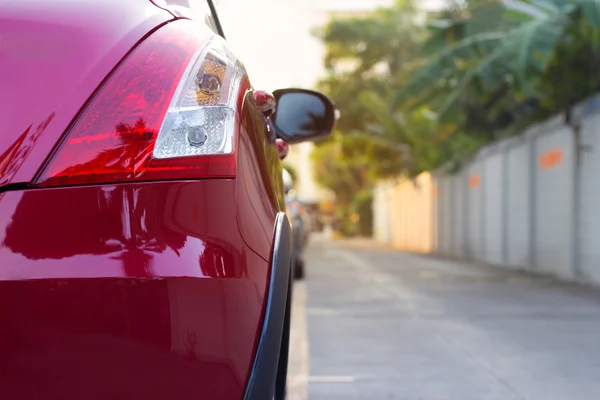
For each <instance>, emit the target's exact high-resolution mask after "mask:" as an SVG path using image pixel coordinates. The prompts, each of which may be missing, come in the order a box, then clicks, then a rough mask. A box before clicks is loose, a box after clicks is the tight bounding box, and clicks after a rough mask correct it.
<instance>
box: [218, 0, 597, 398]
mask: <svg viewBox="0 0 600 400" xmlns="http://www.w3.org/2000/svg"><path fill="white" fill-rule="evenodd" d="M226 3H227V2H226V1H223V0H222V1H221V2H220V4H226ZM223 9H224V11H221V14H223V13H225V15H224V21H223V24H224V26H225V30H226V32H227V31H229V32H232V33H231V35H230V37H228V40H229V41H230V42H231V43H232V45H233V46H234V47H235V48H236V49H237V51H238V53H239V54H240V56H241V58H242V59H244V60H245V61H246V67H247V69H248V70H249V75H250V76H251V77H252V79H253V84H254V86H255V87H256V88H260V89H267V90H273V89H276V88H279V87H287V86H300V87H308V88H316V89H319V90H321V91H323V92H325V93H326V94H328V95H329V96H331V97H332V98H333V100H334V101H335V102H336V104H337V107H338V108H339V109H340V110H341V119H340V120H339V122H338V124H337V128H336V131H335V132H334V134H333V137H332V138H330V139H328V140H325V141H321V142H317V143H314V144H312V143H311V144H302V145H299V146H293V147H292V149H291V153H290V155H289V156H288V158H287V159H286V160H285V168H286V169H287V170H288V172H289V173H290V175H291V176H292V177H293V182H294V183H293V186H294V193H295V196H296V199H297V200H298V201H299V202H300V203H302V205H303V206H304V208H305V209H306V212H307V213H308V214H309V215H310V218H311V220H312V224H311V230H312V231H313V232H314V231H321V232H322V233H320V234H317V235H316V236H313V238H312V239H311V241H312V245H311V246H309V249H308V255H307V266H308V272H307V274H308V277H307V283H306V285H307V286H304V285H305V283H303V282H301V283H298V284H297V285H298V287H299V289H298V290H297V292H298V293H300V294H299V295H297V296H296V295H295V296H296V297H297V298H300V300H298V301H300V302H302V304H305V306H303V307H305V308H300V311H296V314H295V315H296V317H295V318H296V321H295V322H294V323H295V325H294V326H295V327H296V328H295V329H296V330H298V329H299V330H300V333H298V331H296V333H293V334H292V336H293V341H292V348H293V351H294V352H298V351H299V352H300V353H299V354H298V353H295V354H293V357H292V361H291V367H292V371H295V372H293V373H292V379H291V381H290V382H291V383H290V385H291V387H292V389H293V388H294V384H295V383H298V380H294V377H298V376H300V378H299V380H300V382H302V381H303V379H304V381H310V382H312V383H311V386H310V388H311V389H310V398H323V399H336V398H340V399H341V398H344V399H348V398H356V399H370V398H373V399H381V398H406V399H409V398H410V399H413V398H414V399H416V398H419V399H420V398H427V399H451V400H454V399H466V398H469V399H530V398H536V399H550V398H551V399H596V398H600V388H599V387H598V385H597V382H599V381H600V367H599V366H598V363H597V362H595V361H594V359H595V358H596V356H597V355H598V350H597V348H598V346H597V340H596V339H595V338H594V337H595V336H594V335H595V333H596V334H597V332H598V330H599V329H600V313H599V312H598V307H597V304H598V301H600V298H599V297H598V292H597V291H595V290H592V291H587V289H582V288H581V287H579V286H575V287H573V286H569V285H570V284H567V283H564V282H571V284H572V283H573V282H575V283H577V284H581V283H583V284H585V285H590V284H591V285H598V284H600V213H598V212H597V209H596V204H597V201H598V199H600V179H598V176H600V154H599V151H600V150H599V149H600V147H599V146H600V129H599V128H598V127H599V126H600V108H599V107H600V97H599V96H598V92H599V91H600V86H599V84H600V73H599V71H600V69H599V68H598V66H599V59H600V1H598V0H435V1H434V0H431V1H424V0H397V1H393V0H389V1H376V0H345V1H344V0H304V1H300V0H277V1H271V0H255V1H249V0H247V1H243V2H239V3H238V4H237V6H236V7H229V9H227V7H226V6H224V7H223ZM227 26H236V28H237V29H234V30H231V29H229V30H228V29H227ZM240 28H241V29H240ZM235 35H238V36H237V37H236V36H235ZM262 49H268V50H265V51H267V52H268V57H267V59H268V62H267V63H265V56H263V54H262V53H261V50H262ZM332 237H333V238H344V240H341V241H337V242H336V243H337V244H333V243H334V242H331V241H328V238H332ZM398 250H400V251H398ZM415 253H417V254H419V253H421V254H429V255H434V256H435V257H433V258H432V257H429V256H428V257H427V258H418V257H417V256H416V255H415ZM439 256H441V257H439ZM415 257H416V258H415ZM489 266H493V267H497V268H492V269H489ZM531 272H534V273H535V275H529V274H530V273H531ZM556 278H558V279H559V280H554V279H556ZM295 302H296V300H295ZM298 307H300V306H298ZM298 315H300V317H298ZM297 318H300V319H299V320H298V319H297ZM306 320H307V321H308V333H306V332H305V331H306V330H307V328H306V323H307V322H306ZM298 327H299V328H298ZM340 329H341V330H342V331H343V332H344V335H340V334H339V330H340ZM302 332H304V333H302ZM594 332H595V333H594ZM309 339H310V340H309ZM308 342H310V350H307V349H306V348H304V347H303V346H304V345H303V344H302V343H308ZM298 349H300V350H298ZM303 349H304V350H303ZM359 353H360V354H359ZM309 355H310V356H309ZM308 358H310V373H309V372H308V367H306V366H304V367H302V366H300V367H299V366H298V365H304V364H302V363H301V362H300V364H295V361H294V360H303V359H308ZM305 364H306V363H305ZM298 368H299V369H298ZM303 368H304V369H303ZM294 374H295V375H294ZM309 375H310V377H309ZM401 377H405V378H401ZM344 384H350V385H349V386H345V388H342V387H344ZM336 385H337V386H336ZM292 393H296V392H292ZM305 395H306V393H305ZM395 396H399V397H395ZM402 396H405V397H402ZM297 398H305V396H304V397H302V396H300V397H297Z"/></svg>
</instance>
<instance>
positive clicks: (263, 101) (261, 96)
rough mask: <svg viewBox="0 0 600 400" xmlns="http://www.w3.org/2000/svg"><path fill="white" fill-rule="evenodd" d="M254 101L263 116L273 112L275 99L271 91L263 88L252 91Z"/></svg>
mask: <svg viewBox="0 0 600 400" xmlns="http://www.w3.org/2000/svg"><path fill="white" fill-rule="evenodd" d="M254 101H255V102H256V106H257V107H258V109H259V110H260V112H262V113H263V114H264V116H265V117H270V116H271V115H273V114H274V113H275V108H276V105H277V100H275V96H273V94H272V93H270V92H266V91H264V90H257V91H256V92H254Z"/></svg>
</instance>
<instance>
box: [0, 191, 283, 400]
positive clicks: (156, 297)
mask: <svg viewBox="0 0 600 400" xmlns="http://www.w3.org/2000/svg"><path fill="white" fill-rule="evenodd" d="M208 194H210V195H208ZM235 198H236V197H235V181H227V180H212V181H201V182H183V183H182V182H172V183H170V182H164V183H153V184H145V183H139V184H131V185H111V186H96V187H79V188H63V189H44V190H30V191H24V192H16V191H15V192H6V193H2V194H0V243H1V244H0V301H2V304H3V305H4V306H3V307H2V309H1V310H2V311H0V317H1V321H2V325H3V329H1V330H0V354H2V356H1V357H0V371H1V372H0V387H2V392H3V397H6V398H19V399H37V398H42V397H43V398H46V399H69V398H73V399H82V398H85V399H109V398H110V399H121V398H123V399H125V398H127V399H131V398H144V399H171V398H172V399H188V398H189V399H192V398H193V399H198V398H210V399H212V398H215V399H217V398H218V399H226V400H227V399H240V398H242V397H243V396H244V393H245V392H246V386H247V383H248V379H249V376H250V372H251V371H252V374H253V375H255V374H256V373H255V371H256V370H257V365H258V364H257V363H258V357H256V356H255V354H256V349H257V347H258V346H259V342H260V343H261V345H262V343H263V341H264V340H263V339H262V338H264V336H265V327H266V326H267V325H266V323H265V324H264V325H263V314H265V315H269V313H270V312H271V308H270V307H272V304H271V305H270V306H269V308H265V304H266V303H267V301H268V299H271V298H272V296H273V295H272V292H273V288H270V286H269V279H271V281H272V279H273V276H271V275H274V274H271V273H270V270H271V268H270V264H271V263H270V262H267V261H266V260H264V259H263V258H262V257H260V256H258V255H257V254H256V253H255V252H254V251H252V250H251V249H250V248H249V247H248V246H247V245H246V244H245V242H244V240H243V238H242V237H241V235H240V233H239V229H238V228H237V226H238V225H237V222H236V214H235V210H236V205H235V201H236V200H235ZM275 258H276V257H275V256H274V257H273V259H274V260H273V261H275ZM274 264H275V262H274ZM271 303H272V301H271ZM260 354H261V353H260V352H259V355H260Z"/></svg>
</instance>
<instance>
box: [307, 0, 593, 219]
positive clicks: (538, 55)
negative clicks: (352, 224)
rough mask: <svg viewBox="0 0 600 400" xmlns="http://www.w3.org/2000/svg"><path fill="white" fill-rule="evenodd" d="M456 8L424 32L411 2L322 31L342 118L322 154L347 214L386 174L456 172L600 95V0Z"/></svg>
mask: <svg viewBox="0 0 600 400" xmlns="http://www.w3.org/2000/svg"><path fill="white" fill-rule="evenodd" d="M449 3H450V4H449V5H448V6H447V8H446V9H444V10H442V11H441V12H437V13H435V14H430V15H429V16H428V18H427V23H426V24H424V25H423V24H420V23H418V22H417V18H416V16H417V14H416V12H415V7H414V5H416V4H418V3H417V2H416V0H415V2H414V3H412V2H411V1H409V0H405V1H398V2H397V3H396V4H395V5H394V6H392V7H389V8H384V9H380V10H378V11H376V12H374V13H372V14H370V15H367V16H365V17H360V18H350V19H342V20H332V21H331V22H330V23H329V24H327V25H326V26H325V27H324V28H323V29H321V31H320V33H319V35H320V37H321V39H322V40H323V42H324V43H325V45H326V56H325V65H326V67H327V69H328V71H329V73H328V76H327V77H325V78H324V79H323V80H322V82H321V83H320V89H321V90H324V91H325V92H327V93H328V94H329V95H330V96H331V97H332V98H333V99H334V101H336V103H337V105H338V108H339V109H340V110H341V112H342V119H341V120H340V121H339V124H338V133H337V134H336V135H335V137H334V138H333V139H332V140H331V141H328V142H325V143H323V144H321V145H319V147H318V149H317V151H316V152H315V155H314V157H315V163H316V165H317V171H316V172H317V177H318V180H319V182H320V183H321V184H322V185H324V186H325V187H328V188H330V189H332V190H333V191H334V192H335V193H336V194H337V198H338V204H340V211H339V212H340V213H341V215H346V216H347V215H350V214H351V213H353V212H355V210H356V206H355V205H354V203H353V201H354V200H353V199H354V198H355V197H356V195H357V194H358V193H365V192H364V191H365V190H366V191H368V190H369V189H370V188H371V187H372V185H373V184H374V182H375V181H376V180H377V179H379V178H382V177H386V176H390V175H397V174H401V173H404V174H406V175H408V176H411V177H412V176H415V175H417V174H418V173H420V172H422V171H424V170H430V169H435V168H437V167H439V166H441V165H442V164H445V163H448V162H453V163H455V164H458V163H460V162H461V160H464V159H465V158H468V157H469V156H471V155H473V154H474V153H475V152H476V151H477V150H478V149H479V148H480V147H481V146H482V145H484V144H486V143H488V142H490V141H492V140H495V139H497V138H499V137H502V136H506V135H511V134H514V133H517V132H519V131H521V130H522V129H524V128H525V127H526V126H527V125H528V124H530V123H532V122H535V121H537V120H540V119H543V118H546V117H548V116H549V115H551V114H555V113H556V112H559V111H564V110H568V108H569V107H571V106H572V105H573V104H574V103H576V102H578V101H581V100H582V99H584V98H585V97H587V96H589V95H591V94H593V93H595V92H597V91H598V90H599V89H600V70H599V69H598V68H597V66H598V65H599V64H600V0H455V1H450V2H449ZM359 138H360V139H359ZM369 146H371V147H370V148H375V147H377V148H380V150H381V151H370V152H366V153H365V154H368V155H365V154H363V150H364V149H366V148H369ZM384 150H385V151H388V152H390V153H389V154H383V153H382V151H384ZM385 157H390V160H391V161H389V162H387V163H386V162H384V158H385ZM363 212H366V211H364V210H363Z"/></svg>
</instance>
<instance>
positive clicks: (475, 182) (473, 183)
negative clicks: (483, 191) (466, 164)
mask: <svg viewBox="0 0 600 400" xmlns="http://www.w3.org/2000/svg"><path fill="white" fill-rule="evenodd" d="M480 182H481V177H480V176H479V174H475V175H471V176H470V177H469V187H470V188H476V187H477V186H479V183H480Z"/></svg>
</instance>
